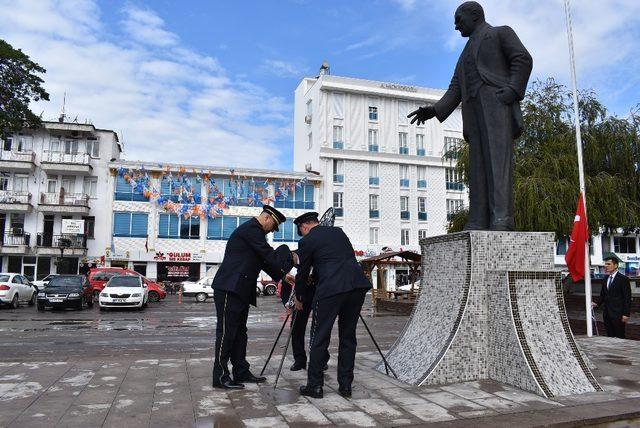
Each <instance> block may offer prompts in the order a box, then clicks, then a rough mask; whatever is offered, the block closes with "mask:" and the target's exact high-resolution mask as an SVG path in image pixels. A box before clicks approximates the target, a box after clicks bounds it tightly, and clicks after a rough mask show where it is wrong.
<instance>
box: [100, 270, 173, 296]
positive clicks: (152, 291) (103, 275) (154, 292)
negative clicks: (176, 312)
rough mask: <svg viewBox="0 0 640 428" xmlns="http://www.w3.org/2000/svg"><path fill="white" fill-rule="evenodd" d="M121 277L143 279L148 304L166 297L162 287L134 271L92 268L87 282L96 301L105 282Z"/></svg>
mask: <svg viewBox="0 0 640 428" xmlns="http://www.w3.org/2000/svg"><path fill="white" fill-rule="evenodd" d="M122 275H130V276H139V277H141V278H143V281H144V282H145V284H146V285H147V288H148V291H149V301H150V302H157V301H159V300H162V299H164V298H165V297H167V292H166V291H165V290H164V287H163V286H162V285H160V284H158V283H157V282H154V281H152V280H150V279H149V278H147V277H145V276H142V275H140V274H139V273H138V272H136V271H133V270H129V269H124V268H93V269H91V270H90V271H89V282H90V283H91V286H92V287H93V290H94V291H93V292H94V294H95V298H96V299H98V296H99V294H100V292H101V291H102V289H103V288H104V286H105V284H106V283H107V281H109V280H110V279H111V278H113V277H114V276H122Z"/></svg>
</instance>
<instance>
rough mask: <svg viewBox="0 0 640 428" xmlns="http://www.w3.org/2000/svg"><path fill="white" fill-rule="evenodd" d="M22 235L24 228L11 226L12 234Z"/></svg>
mask: <svg viewBox="0 0 640 428" xmlns="http://www.w3.org/2000/svg"><path fill="white" fill-rule="evenodd" d="M22 235H24V229H23V228H21V227H14V228H13V236H22Z"/></svg>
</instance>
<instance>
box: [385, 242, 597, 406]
mask: <svg viewBox="0 0 640 428" xmlns="http://www.w3.org/2000/svg"><path fill="white" fill-rule="evenodd" d="M421 244H422V254H423V259H422V269H423V273H424V274H423V277H422V287H421V289H422V292H421V294H420V297H419V298H418V301H417V302H416V306H415V308H414V311H413V314H412V316H411V319H410V320H409V322H408V323H407V325H406V326H405V329H404V330H403V332H402V334H401V335H400V337H399V339H398V341H397V342H396V343H395V344H394V345H393V347H392V348H391V349H390V351H389V353H388V355H387V359H388V361H389V363H390V364H391V366H392V367H393V368H394V370H395V371H396V373H397V374H398V377H399V378H400V379H401V380H403V381H405V382H407V383H410V384H414V385H416V384H419V385H428V384H443V383H452V382H463V381H469V380H477V379H494V380H498V381H500V382H504V383H508V384H511V385H514V386H517V387H519V388H521V389H525V390H528V391H533V392H536V393H538V394H541V395H544V396H547V397H552V396H555V395H568V394H577V393H583V392H590V391H597V390H600V387H599V385H598V384H597V382H596V381H595V379H594V378H593V375H592V374H591V372H590V370H589V368H588V363H587V362H586V361H585V360H584V358H583V357H582V355H581V354H580V352H579V350H578V348H577V345H576V344H575V341H574V339H573V336H572V335H571V331H570V329H569V324H568V320H567V317H566V313H565V310H564V302H563V300H562V290H561V287H560V282H559V275H558V274H557V273H555V272H551V269H552V268H553V234H551V233H523V232H462V233H458V234H451V235H445V236H439V237H433V238H426V239H424V240H422V242H421ZM416 356H419V357H416ZM377 368H378V370H381V371H384V366H383V365H379V366H378V367H377Z"/></svg>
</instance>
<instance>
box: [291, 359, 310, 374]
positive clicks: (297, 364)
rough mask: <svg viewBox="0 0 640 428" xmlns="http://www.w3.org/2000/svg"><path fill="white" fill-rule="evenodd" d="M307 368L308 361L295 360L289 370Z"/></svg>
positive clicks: (294, 370) (295, 370)
mask: <svg viewBox="0 0 640 428" xmlns="http://www.w3.org/2000/svg"><path fill="white" fill-rule="evenodd" d="M305 368H307V362H306V361H304V362H303V361H295V362H294V363H293V365H292V366H291V368H290V369H289V370H291V371H292V372H297V371H298V370H304V369H305Z"/></svg>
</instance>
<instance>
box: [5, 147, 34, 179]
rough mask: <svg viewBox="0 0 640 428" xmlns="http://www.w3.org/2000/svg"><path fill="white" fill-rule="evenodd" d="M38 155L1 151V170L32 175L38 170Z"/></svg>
mask: <svg viewBox="0 0 640 428" xmlns="http://www.w3.org/2000/svg"><path fill="white" fill-rule="evenodd" d="M35 159H36V155H35V153H34V152H33V151H24V152H15V151H13V150H2V151H0V170H2V171H13V172H23V173H27V174H28V173H32V172H33V171H34V169H35V168H36V163H35Z"/></svg>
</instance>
